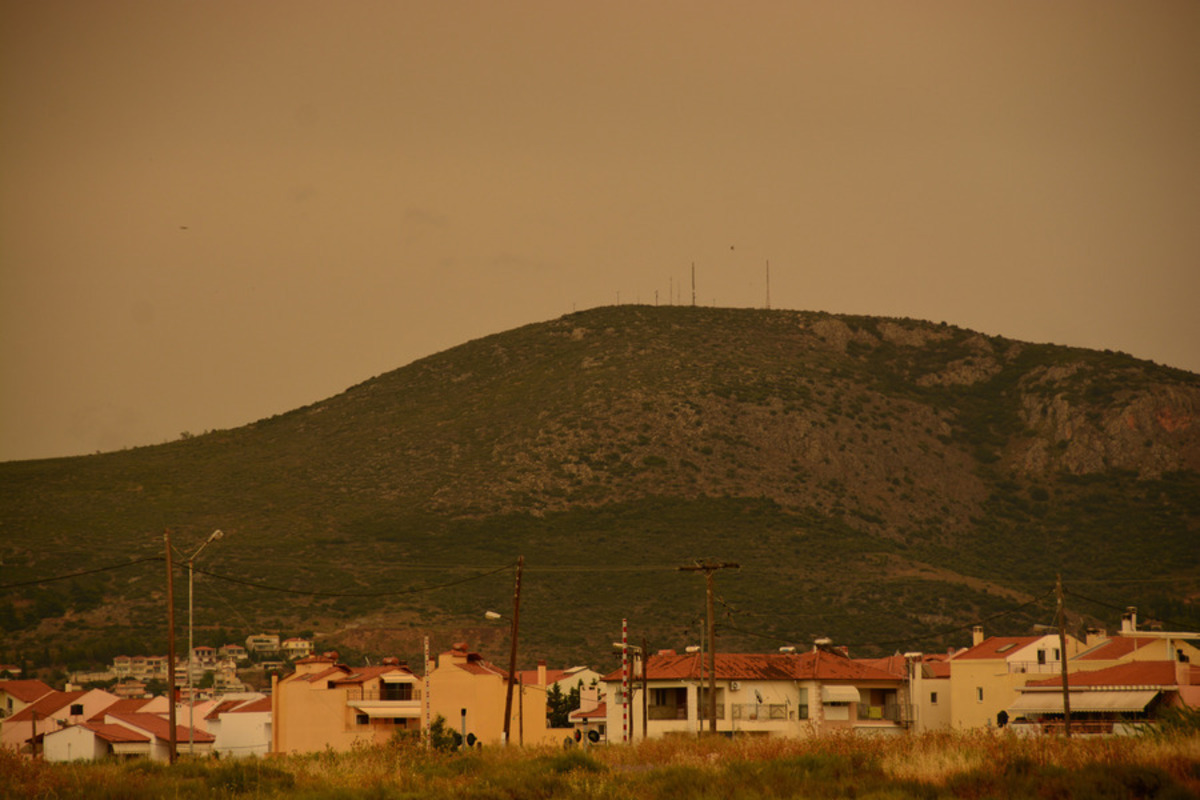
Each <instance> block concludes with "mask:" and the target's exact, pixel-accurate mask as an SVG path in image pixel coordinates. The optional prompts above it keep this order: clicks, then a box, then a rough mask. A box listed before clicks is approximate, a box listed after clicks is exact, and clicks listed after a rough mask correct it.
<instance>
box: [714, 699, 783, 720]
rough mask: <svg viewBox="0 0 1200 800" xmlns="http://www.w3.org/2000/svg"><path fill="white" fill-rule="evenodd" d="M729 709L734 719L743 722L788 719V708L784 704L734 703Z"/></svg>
mask: <svg viewBox="0 0 1200 800" xmlns="http://www.w3.org/2000/svg"><path fill="white" fill-rule="evenodd" d="M729 708H730V711H731V712H732V715H733V718H734V719H737V720H742V721H745V722H754V721H758V722H766V721H769V720H786V719H787V718H788V707H787V705H786V704H784V703H734V704H733V705H731V706H730V707H729Z"/></svg>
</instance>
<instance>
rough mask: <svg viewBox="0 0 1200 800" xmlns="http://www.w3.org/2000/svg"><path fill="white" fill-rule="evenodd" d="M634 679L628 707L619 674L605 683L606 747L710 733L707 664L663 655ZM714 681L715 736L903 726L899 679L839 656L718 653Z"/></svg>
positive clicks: (827, 652)
mask: <svg viewBox="0 0 1200 800" xmlns="http://www.w3.org/2000/svg"><path fill="white" fill-rule="evenodd" d="M633 673H634V678H633V680H631V682H630V691H629V692H628V699H629V703H628V705H626V704H625V703H623V702H622V700H623V699H624V698H625V697H626V695H625V694H624V693H623V692H622V671H621V670H615V671H613V672H612V673H609V674H608V675H606V676H605V677H604V680H605V683H606V686H607V691H606V696H607V701H608V702H607V711H608V718H607V729H608V740H609V741H610V742H614V743H615V742H621V741H630V740H640V739H641V738H643V736H645V737H647V738H651V739H654V738H659V737H662V736H667V735H671V734H679V733H691V734H696V733H700V732H702V731H708V730H710V728H711V726H712V722H711V720H712V717H711V712H710V710H709V683H710V675H709V671H708V659H707V657H703V656H702V655H701V654H700V653H686V654H682V655H681V654H678V653H676V652H675V651H672V650H664V651H660V652H658V653H656V654H654V655H651V656H650V658H649V659H648V660H647V662H646V670H645V679H644V681H643V679H642V673H641V668H640V664H637V665H635V668H634V670H633ZM715 679H716V695H715V697H716V729H717V731H718V732H719V733H726V734H733V733H739V734H751V735H763V736H786V737H799V736H806V735H811V734H814V733H820V732H824V731H834V730H845V731H855V732H869V733H898V732H900V731H901V730H902V729H903V726H904V724H905V723H906V718H907V715H906V708H905V707H906V697H905V692H904V687H905V685H906V681H905V679H904V677H903V676H902V675H897V674H895V673H893V672H889V671H887V670H884V669H880V668H879V667H878V666H874V665H872V664H867V663H862V662H859V661H856V660H855V659H852V658H849V657H848V656H846V655H845V654H844V653H843V652H841V651H839V650H833V649H827V648H815V649H814V650H813V651H811V652H807V653H765V654H760V653H717V654H716V675H715ZM643 683H644V686H643Z"/></svg>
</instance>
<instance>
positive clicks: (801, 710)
mask: <svg viewBox="0 0 1200 800" xmlns="http://www.w3.org/2000/svg"><path fill="white" fill-rule="evenodd" d="M799 693H800V697H799V700H798V702H797V705H796V718H797V719H808V688H807V687H805V688H801V689H800V690H799Z"/></svg>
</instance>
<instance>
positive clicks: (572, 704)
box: [546, 681, 583, 728]
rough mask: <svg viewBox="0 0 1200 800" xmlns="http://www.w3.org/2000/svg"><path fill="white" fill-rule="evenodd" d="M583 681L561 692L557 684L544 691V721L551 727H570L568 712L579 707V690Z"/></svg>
mask: <svg viewBox="0 0 1200 800" xmlns="http://www.w3.org/2000/svg"><path fill="white" fill-rule="evenodd" d="M582 686H583V681H579V683H577V684H575V686H574V687H573V688H572V689H571V691H569V692H567V693H566V694H563V691H562V689H560V688H559V687H558V684H557V683H556V684H554V685H552V686H551V687H550V688H549V689H548V690H547V691H546V721H547V723H548V724H549V725H550V727H551V728H569V727H571V719H570V714H571V712H572V711H574V710H576V709H577V708H579V690H580V688H581V687H582Z"/></svg>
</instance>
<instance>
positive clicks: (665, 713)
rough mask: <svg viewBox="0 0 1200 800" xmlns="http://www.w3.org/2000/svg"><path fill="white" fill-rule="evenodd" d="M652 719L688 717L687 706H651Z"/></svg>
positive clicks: (649, 709)
mask: <svg viewBox="0 0 1200 800" xmlns="http://www.w3.org/2000/svg"><path fill="white" fill-rule="evenodd" d="M646 711H647V712H648V713H649V715H650V719H674V720H680V719H687V706H649V707H648V708H647V709H646Z"/></svg>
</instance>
